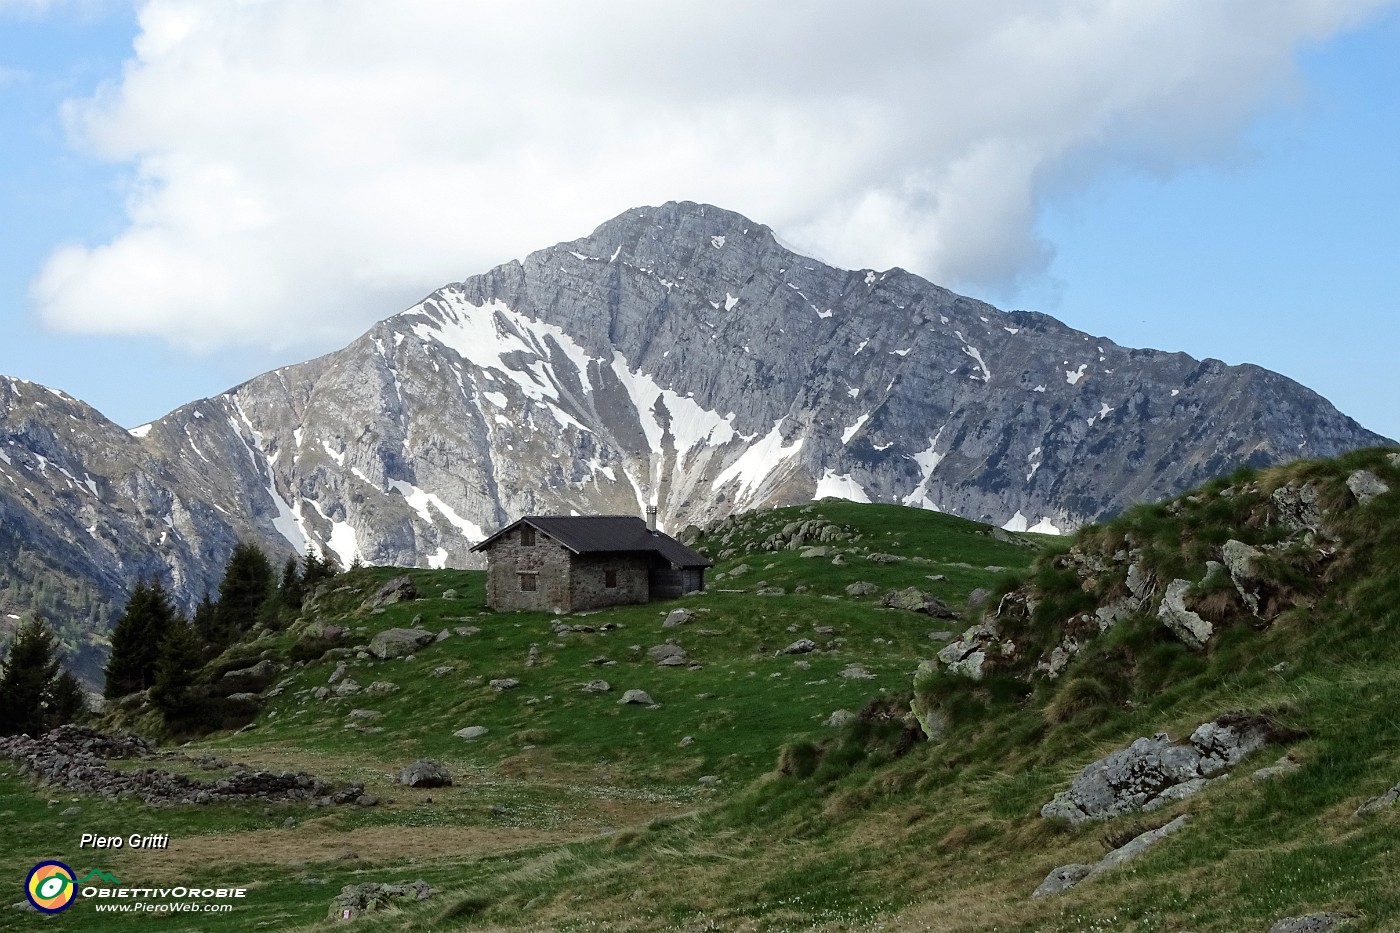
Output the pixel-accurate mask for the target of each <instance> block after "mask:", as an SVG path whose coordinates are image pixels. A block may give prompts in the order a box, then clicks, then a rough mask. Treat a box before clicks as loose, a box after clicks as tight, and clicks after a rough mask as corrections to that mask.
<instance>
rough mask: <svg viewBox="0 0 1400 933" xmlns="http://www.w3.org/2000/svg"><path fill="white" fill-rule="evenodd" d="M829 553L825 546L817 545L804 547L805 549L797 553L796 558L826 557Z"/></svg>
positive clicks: (829, 550) (829, 549)
mask: <svg viewBox="0 0 1400 933" xmlns="http://www.w3.org/2000/svg"><path fill="white" fill-rule="evenodd" d="M830 553H831V548H829V547H827V546H826V545H825V544H818V545H814V546H813V547H805V548H803V549H802V550H801V551H800V552H798V555H797V556H798V557H825V556H827V555H828V554H830Z"/></svg>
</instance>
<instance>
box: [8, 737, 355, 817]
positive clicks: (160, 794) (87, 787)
mask: <svg viewBox="0 0 1400 933" xmlns="http://www.w3.org/2000/svg"><path fill="white" fill-rule="evenodd" d="M0 757H3V758H9V759H12V760H13V761H14V762H15V763H16V765H17V767H18V769H19V770H20V771H21V772H23V773H26V774H30V775H32V776H34V777H35V778H37V779H38V780H39V781H40V782H41V783H43V784H46V785H48V786H49V787H53V788H61V789H63V790H67V791H74V792H77V793H84V794H96V795H98V796H101V797H103V798H105V799H107V800H117V799H120V798H124V797H134V798H136V799H138V800H140V801H142V802H143V803H147V804H151V805H156V806H163V805H168V804H177V805H185V804H203V803H209V802H211V801H214V800H222V801H238V800H243V801H253V800H258V801H267V802H271V801H277V800H296V801H314V800H317V799H321V798H325V797H327V795H328V794H329V793H330V790H331V785H329V784H327V783H325V782H324V781H320V780H318V779H317V778H315V777H313V776H312V775H310V774H307V773H306V772H304V771H296V772H292V771H281V772H276V771H258V770H254V769H252V768H248V767H246V766H244V765H235V766H233V771H234V773H233V774H232V775H230V776H229V777H225V778H220V779H218V780H215V781H201V780H199V779H197V778H193V777H190V776H189V775H187V774H181V773H175V772H170V771H163V770H160V769H158V768H152V767H147V768H139V769H138V768H131V769H117V768H112V767H109V766H108V765H107V764H106V763H105V761H106V760H107V759H112V758H137V759H150V758H156V757H158V756H157V752H156V751H155V749H154V748H153V747H152V746H151V745H149V744H148V743H147V742H146V741H145V740H143V739H141V738H138V737H136V736H124V735H107V734H104V733H101V732H98V731H96V730H95V729H89V728H86V727H83V726H75V725H66V726H60V727H58V728H57V729H54V730H51V731H50V732H49V733H48V734H46V735H44V736H42V737H40V738H36V739H31V738H30V737H29V736H27V735H17V736H9V737H7V738H2V739H0ZM159 757H160V758H162V759H166V760H171V759H175V760H180V761H185V762H188V763H190V764H192V765H194V766H195V767H203V766H205V765H206V764H208V763H210V762H216V763H217V764H218V766H220V767H222V766H226V765H230V764H231V763H230V762H228V761H227V760H225V759H217V760H216V759H209V758H197V757H192V756H189V755H184V754H181V753H179V752H165V753H162V754H160V755H159Z"/></svg>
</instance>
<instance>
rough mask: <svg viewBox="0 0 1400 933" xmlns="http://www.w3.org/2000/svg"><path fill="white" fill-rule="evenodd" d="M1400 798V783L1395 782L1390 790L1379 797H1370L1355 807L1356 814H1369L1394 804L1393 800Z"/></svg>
mask: <svg viewBox="0 0 1400 933" xmlns="http://www.w3.org/2000/svg"><path fill="white" fill-rule="evenodd" d="M1397 800H1400V784H1396V785H1395V786H1394V787H1392V788H1391V789H1390V790H1388V791H1386V792H1385V793H1384V794H1381V795H1380V796H1379V797H1372V798H1371V799H1370V800H1368V801H1366V802H1365V803H1363V804H1362V805H1361V806H1359V807H1357V808H1356V815H1357V816H1370V815H1371V814H1372V813H1378V812H1380V811H1381V810H1385V809H1388V808H1390V807H1393V806H1395V801H1397Z"/></svg>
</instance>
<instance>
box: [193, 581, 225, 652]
mask: <svg viewBox="0 0 1400 933" xmlns="http://www.w3.org/2000/svg"><path fill="white" fill-rule="evenodd" d="M217 605H218V604H217V603H215V602H214V600H213V599H211V598H210V596H209V594H208V593H205V594H204V598H203V599H201V600H200V601H199V603H198V604H197V605H196V606H195V607H194V622H193V624H194V630H195V633H196V634H198V635H199V638H200V640H201V641H203V642H204V644H206V645H214V644H218V641H219V628H218V626H219V614H218V610H217Z"/></svg>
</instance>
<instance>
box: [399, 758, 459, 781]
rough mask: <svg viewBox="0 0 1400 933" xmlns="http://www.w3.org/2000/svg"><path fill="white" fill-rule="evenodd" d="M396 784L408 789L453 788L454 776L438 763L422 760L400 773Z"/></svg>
mask: <svg viewBox="0 0 1400 933" xmlns="http://www.w3.org/2000/svg"><path fill="white" fill-rule="evenodd" d="M394 783H396V784H404V785H406V786H408V787H451V786H452V775H451V774H450V773H449V772H448V770H447V769H446V768H444V767H443V766H442V765H441V764H439V763H438V762H436V761H428V760H427V759H420V760H419V761H415V762H414V763H413V764H411V765H409V766H408V767H406V768H403V769H401V770H400V771H399V773H398V774H397V775H395V776H394Z"/></svg>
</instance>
